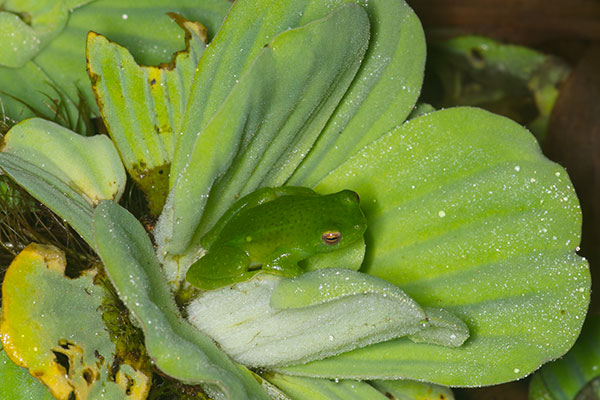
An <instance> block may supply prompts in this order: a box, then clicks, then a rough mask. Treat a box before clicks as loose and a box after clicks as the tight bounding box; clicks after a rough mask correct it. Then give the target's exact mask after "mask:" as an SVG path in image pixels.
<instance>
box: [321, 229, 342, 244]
mask: <svg viewBox="0 0 600 400" xmlns="http://www.w3.org/2000/svg"><path fill="white" fill-rule="evenodd" d="M321 240H322V241H323V243H325V244H326V245H329V246H331V245H333V244H337V243H339V241H340V240H342V234H341V233H340V232H325V233H324V234H322V235H321Z"/></svg>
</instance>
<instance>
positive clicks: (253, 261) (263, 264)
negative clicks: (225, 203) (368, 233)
mask: <svg viewBox="0 0 600 400" xmlns="http://www.w3.org/2000/svg"><path fill="white" fill-rule="evenodd" d="M366 229H367V222H366V219H365V216H364V214H363V212H362V210H361V209H360V206H359V197H358V194H356V193H355V192H353V191H351V190H342V191H341V192H337V193H332V194H328V195H320V194H317V193H315V192H314V191H313V190H311V189H308V188H304V187H295V186H284V187H278V188H268V187H266V188H262V189H259V190H257V191H255V192H253V193H250V194H249V195H247V196H245V197H243V198H242V199H240V200H238V201H237V202H236V203H234V204H233V205H232V207H231V208H230V209H229V210H228V211H227V212H226V213H225V214H224V215H223V216H222V217H221V218H220V219H219V221H218V222H217V223H216V224H215V226H214V227H213V228H212V229H211V230H210V231H209V232H208V233H207V234H206V235H205V236H204V237H203V238H202V240H201V243H202V246H203V247H204V248H205V249H207V253H206V254H205V255H204V256H203V257H202V258H201V259H199V260H198V261H196V262H195V263H194V264H192V265H191V267H190V268H189V270H188V272H187V275H186V279H187V281H188V282H189V283H190V284H192V285H193V286H196V287H198V288H200V289H203V290H214V289H218V288H220V287H223V286H228V285H231V284H234V283H236V282H243V281H246V280H249V279H250V278H252V277H253V276H254V275H256V274H257V273H259V272H261V271H262V272H267V273H272V274H276V275H280V276H284V277H294V276H297V275H300V274H302V273H303V272H305V271H303V269H302V268H301V267H300V266H299V265H298V262H299V261H302V260H304V259H306V258H308V257H310V256H312V255H315V254H321V253H328V252H331V251H335V250H339V249H342V248H344V247H347V246H349V245H350V244H352V243H355V242H356V241H357V240H360V239H361V238H362V237H363V234H364V233H365V230H366Z"/></svg>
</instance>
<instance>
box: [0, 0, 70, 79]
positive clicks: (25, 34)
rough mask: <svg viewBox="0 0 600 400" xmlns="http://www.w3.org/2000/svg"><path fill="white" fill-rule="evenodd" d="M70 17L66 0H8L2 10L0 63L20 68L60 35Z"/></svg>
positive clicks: (3, 4) (0, 19)
mask: <svg viewBox="0 0 600 400" xmlns="http://www.w3.org/2000/svg"><path fill="white" fill-rule="evenodd" d="M68 18H69V12H68V9H67V7H66V4H65V2H64V1H63V0H19V1H15V0H6V1H4V2H3V3H2V9H1V10H0V65H1V66H6V67H11V68H18V67H22V66H23V65H24V64H25V63H26V62H28V61H29V60H31V59H32V58H33V57H35V56H36V55H37V54H38V53H39V52H40V50H41V49H43V48H44V46H45V45H47V44H48V42H49V41H50V40H52V39H53V38H54V37H55V36H57V35H58V34H59V33H60V32H61V31H62V29H63V28H64V26H65V24H66V23H67V19H68Z"/></svg>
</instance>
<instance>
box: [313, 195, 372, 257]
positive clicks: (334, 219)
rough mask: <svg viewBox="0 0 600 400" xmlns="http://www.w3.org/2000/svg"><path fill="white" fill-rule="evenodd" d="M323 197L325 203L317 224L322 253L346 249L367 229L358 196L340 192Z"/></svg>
mask: <svg viewBox="0 0 600 400" xmlns="http://www.w3.org/2000/svg"><path fill="white" fill-rule="evenodd" d="M323 197H324V198H323V200H325V202H326V203H325V206H324V210H323V211H324V212H323V214H322V217H323V220H322V223H321V224H319V225H320V227H321V242H322V245H324V246H325V248H323V251H331V250H334V249H336V248H342V247H346V246H348V245H350V244H352V243H354V242H356V241H357V240H359V239H360V238H361V237H362V236H363V234H364V233H365V230H366V229H367V220H366V219H365V216H364V214H363V212H362V210H361V209H360V205H359V203H360V198H359V197H358V194H357V193H356V192H353V191H352V190H342V191H341V192H338V193H332V194H329V195H326V196H323Z"/></svg>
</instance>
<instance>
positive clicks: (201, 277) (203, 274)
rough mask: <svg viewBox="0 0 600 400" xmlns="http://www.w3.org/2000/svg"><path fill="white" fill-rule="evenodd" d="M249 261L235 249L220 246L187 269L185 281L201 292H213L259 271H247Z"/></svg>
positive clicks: (242, 253) (242, 252)
mask: <svg viewBox="0 0 600 400" xmlns="http://www.w3.org/2000/svg"><path fill="white" fill-rule="evenodd" d="M249 268H250V259H249V258H248V255H247V254H246V253H245V252H244V251H242V250H240V249H238V248H237V247H230V246H221V247H219V248H218V249H215V250H214V251H209V252H208V253H207V254H206V255H205V256H204V257H202V258H201V259H199V260H198V261H196V262H195V263H193V264H192V265H191V266H190V268H189V269H188V272H187V275H186V280H187V281H188V282H189V283H190V284H191V285H193V286H195V287H197V288H199V289H202V290H214V289H218V288H220V287H223V286H229V285H232V284H234V283H237V282H243V281H246V280H248V279H250V278H252V276H254V275H255V274H256V273H257V272H259V270H254V271H248V269H249Z"/></svg>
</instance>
